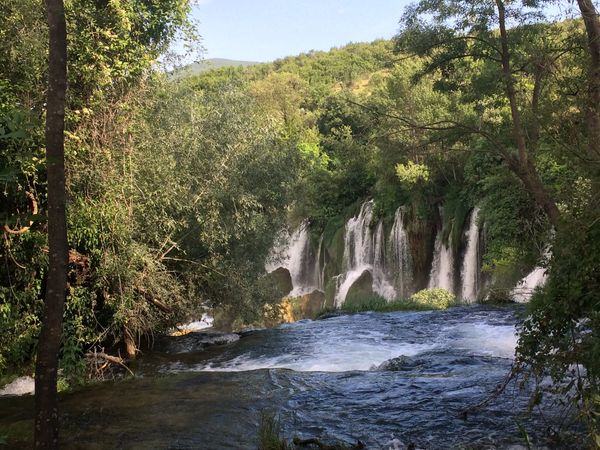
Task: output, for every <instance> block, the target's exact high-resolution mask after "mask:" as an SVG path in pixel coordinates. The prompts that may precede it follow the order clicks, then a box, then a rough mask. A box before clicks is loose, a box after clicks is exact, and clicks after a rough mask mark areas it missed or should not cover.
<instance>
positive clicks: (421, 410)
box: [0, 305, 543, 450]
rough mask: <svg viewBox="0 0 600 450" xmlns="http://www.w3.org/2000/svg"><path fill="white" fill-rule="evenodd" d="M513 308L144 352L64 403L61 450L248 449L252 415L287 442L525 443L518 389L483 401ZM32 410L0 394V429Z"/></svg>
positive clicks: (309, 328) (310, 327)
mask: <svg viewBox="0 0 600 450" xmlns="http://www.w3.org/2000/svg"><path fill="white" fill-rule="evenodd" d="M520 311H521V309H519V308H515V307H489V306H481V305H476V306H465V307H457V308H451V309H449V310H446V311H428V312H395V313H362V314H352V315H340V316H336V317H330V318H328V319H325V320H317V321H300V322H297V323H293V324H287V325H281V326H279V327H277V328H273V329H268V330H261V331H256V332H254V333H252V334H249V335H247V336H245V337H243V338H241V339H240V340H239V341H237V342H235V343H231V344H228V345H225V346H220V347H213V348H210V349H209V350H206V351H197V352H193V351H192V352H189V351H180V352H178V353H173V352H159V351H155V352H152V353H150V354H147V355H144V356H143V357H142V358H140V360H139V361H138V362H137V363H136V365H134V367H133V370H134V371H135V372H136V375H137V377H136V378H134V379H130V380H125V381H119V382H107V383H101V384H98V385H95V386H90V387H86V388H85V389H83V390H81V391H78V392H73V393H70V394H66V395H63V396H62V398H61V401H62V411H63V413H64V420H63V424H64V425H63V430H64V431H63V434H62V439H63V444H64V445H63V447H64V448H85V449H96V448H97V449H100V448H102V449H104V448H126V449H154V448H155V449H192V448H193V449H198V448H201V449H211V450H212V449H214V450H218V449H231V448H235V449H255V448H256V434H257V428H258V422H259V420H260V413H261V411H268V412H271V413H274V414H276V415H277V416H278V417H279V418H280V420H281V423H282V426H283V430H284V433H285V435H286V436H289V437H290V438H291V437H292V436H296V435H297V436H301V437H304V438H308V437H320V438H321V439H323V440H328V439H329V440H331V441H333V440H335V439H341V440H345V441H347V442H356V441H357V440H358V439H360V440H361V441H362V442H364V443H365V444H366V445H367V448H373V449H389V448H391V449H396V448H398V449H401V448H406V446H408V445H409V444H414V445H416V447H417V448H423V449H456V448H482V449H483V448H492V449H494V448H503V449H508V448H511V446H513V445H524V439H523V435H522V432H521V431H519V424H520V425H521V426H522V427H524V428H525V429H527V431H528V433H529V434H530V439H532V440H533V441H534V443H535V442H536V440H539V439H541V436H539V435H538V434H537V433H538V432H539V431H540V429H541V428H543V426H541V424H538V423H536V422H535V421H534V419H532V418H528V417H526V416H523V413H524V411H525V409H526V406H527V401H528V395H527V393H523V392H520V391H518V390H517V389H516V388H514V387H511V388H510V389H508V391H507V392H505V393H504V394H502V395H500V396H498V397H495V398H494V397H492V398H491V399H490V394H491V393H492V392H494V390H495V389H496V387H497V386H498V385H499V384H500V383H502V381H503V380H504V378H505V377H506V375H507V374H508V372H509V371H510V369H511V364H512V357H513V354H514V348H515V345H516V334H515V325H516V324H517V323H518V320H519V319H518V315H519V312H520ZM486 400H489V402H488V404H487V405H486V407H485V408H481V409H476V408H475V409H470V408H472V407H473V406H475V405H477V404H480V403H482V402H484V401H486ZM31 407H32V399H31V397H12V398H3V399H0V426H2V429H6V427H7V426H11V427H13V429H18V428H19V427H21V428H23V427H26V426H30V420H31V417H32V414H31ZM465 410H469V411H468V413H467V414H464V411H465ZM0 434H2V433H0Z"/></svg>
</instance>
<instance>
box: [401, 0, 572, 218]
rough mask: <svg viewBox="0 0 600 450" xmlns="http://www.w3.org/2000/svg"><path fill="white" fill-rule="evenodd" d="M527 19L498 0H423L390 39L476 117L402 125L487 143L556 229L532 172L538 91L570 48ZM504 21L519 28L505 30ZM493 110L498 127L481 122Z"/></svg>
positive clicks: (546, 195)
mask: <svg viewBox="0 0 600 450" xmlns="http://www.w3.org/2000/svg"><path fill="white" fill-rule="evenodd" d="M529 16H530V12H529V11H527V9H526V8H521V6H520V5H518V6H516V7H514V8H511V9H510V10H508V11H507V5H506V4H505V2H504V1H502V0H494V1H491V0H489V1H484V2H479V1H472V0H422V1H421V2H419V3H417V4H416V5H413V6H412V7H410V8H409V9H408V11H407V14H406V15H405V17H404V18H403V28H402V30H401V33H400V34H399V35H398V36H397V37H396V42H397V47H396V48H397V50H398V51H399V52H408V53H412V54H416V55H418V56H421V57H423V58H424V61H425V68H424V69H423V72H422V75H425V74H430V73H434V72H437V73H438V74H439V75H440V78H441V79H440V82H439V83H438V88H441V89H447V90H449V91H453V90H460V91H461V92H462V94H461V95H462V99H461V101H463V102H465V103H469V104H470V106H471V108H472V112H473V113H474V114H471V116H470V117H463V118H461V119H457V120H447V119H444V120H442V121H438V122H433V123H429V124H416V123H413V122H411V121H405V124H406V125H407V126H409V127H411V128H420V129H424V130H429V131H434V132H435V131H446V132H448V131H449V132H454V133H456V132H459V133H462V134H474V135H477V136H480V137H483V138H485V139H486V140H487V141H488V148H490V149H491V150H492V151H493V152H496V153H497V154H499V155H501V157H502V158H503V160H504V162H505V164H506V165H507V167H508V168H509V169H510V170H511V171H512V172H513V173H514V174H515V175H516V176H517V177H518V178H519V180H521V182H522V183H523V185H524V186H525V188H526V189H527V190H528V191H529V192H530V194H531V195H532V197H533V198H534V199H535V201H536V202H537V203H538V205H539V206H540V207H541V208H543V210H544V211H545V213H546V215H547V216H548V219H549V221H550V222H551V223H552V224H553V225H554V226H557V225H558V224H559V222H560V213H559V210H558V208H557V206H556V201H555V200H554V198H553V197H552V194H551V192H550V191H549V190H548V188H547V187H546V186H545V185H544V183H543V181H542V179H541V177H540V175H539V173H538V170H537V167H536V162H535V152H536V149H537V147H538V145H539V140H540V118H539V114H540V112H539V109H540V102H541V101H542V99H541V96H542V94H543V89H544V87H545V84H546V83H547V79H548V77H549V76H550V75H551V73H552V69H553V67H554V64H556V62H557V60H558V59H560V58H561V57H562V56H563V55H564V54H565V53H567V52H568V51H569V46H568V44H569V43H568V42H567V43H562V44H563V45H560V46H557V45H547V44H546V41H547V40H548V39H549V38H551V35H548V34H547V33H548V30H546V29H543V28H541V27H536V26H535V23H533V22H532V23H528V21H529ZM534 17H535V16H534ZM509 19H510V20H512V21H513V22H511V23H515V24H517V25H518V26H514V27H513V28H510V29H509V28H508V25H507V20H509ZM519 22H520V23H519ZM538 42H539V45H536V43H538ZM554 44H555V43H554ZM517 47H518V50H519V51H518V54H517V51H516V49H517ZM517 60H518V61H517ZM460 77H463V79H462V80H460V79H459V78H460ZM469 77H470V79H469ZM497 80H501V82H500V83H498V82H497ZM468 83H471V84H476V86H477V87H478V88H482V87H483V89H476V93H475V92H469V91H468V90H467V89H464V88H465V87H466V86H465V85H467V84H468ZM493 109H495V110H496V111H495V114H494V115H495V116H500V120H502V123H501V125H502V126H501V127H499V126H498V125H499V124H498V123H497V121H496V122H492V121H486V116H487V115H489V114H486V113H487V111H491V110H493ZM485 110H487V111H485ZM495 119H497V118H496V117H495ZM486 122H487V123H486ZM508 123H510V129H511V130H510V131H511V133H512V136H513V138H512V141H507V140H506V138H505V135H506V133H507V131H508V130H505V129H504V125H508Z"/></svg>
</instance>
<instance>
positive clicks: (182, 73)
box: [173, 58, 261, 78]
mask: <svg viewBox="0 0 600 450" xmlns="http://www.w3.org/2000/svg"><path fill="white" fill-rule="evenodd" d="M255 64H261V63H259V62H256V61H237V60H235V59H226V58H209V59H203V60H202V61H198V62H196V63H193V64H190V65H187V66H185V67H182V68H181V69H178V70H176V71H175V72H173V77H174V78H182V77H189V76H193V75H198V74H199V73H202V72H206V71H207V70H212V69H220V68H222V67H245V66H253V65H255Z"/></svg>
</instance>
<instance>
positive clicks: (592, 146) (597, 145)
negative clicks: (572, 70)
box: [577, 0, 600, 163]
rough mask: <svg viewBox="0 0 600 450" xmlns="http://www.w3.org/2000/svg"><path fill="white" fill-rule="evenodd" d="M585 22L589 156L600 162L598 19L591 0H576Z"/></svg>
mask: <svg viewBox="0 0 600 450" xmlns="http://www.w3.org/2000/svg"><path fill="white" fill-rule="evenodd" d="M577 4H578V5H579V11H580V12H581V17H582V18H583V23H584V24H585V30H586V33H587V38H588V50H589V54H590V67H589V72H588V99H587V102H586V103H587V105H586V119H587V126H588V149H589V155H590V158H591V159H592V160H593V161H594V162H596V163H600V20H598V11H596V8H595V6H594V4H593V3H592V0H577Z"/></svg>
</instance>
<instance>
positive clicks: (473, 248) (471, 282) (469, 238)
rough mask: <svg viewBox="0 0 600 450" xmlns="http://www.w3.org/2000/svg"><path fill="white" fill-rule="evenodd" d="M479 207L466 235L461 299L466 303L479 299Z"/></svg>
mask: <svg viewBox="0 0 600 450" xmlns="http://www.w3.org/2000/svg"><path fill="white" fill-rule="evenodd" d="M478 215H479V208H477V207H475V208H474V209H473V212H472V213H471V218H470V219H469V229H468V230H467V233H466V235H465V240H466V250H465V255H464V258H463V264H462V270H461V281H462V290H461V299H462V300H463V301H464V302H466V303H473V302H475V300H477V294H478V285H479V226H478V225H477V217H478Z"/></svg>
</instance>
